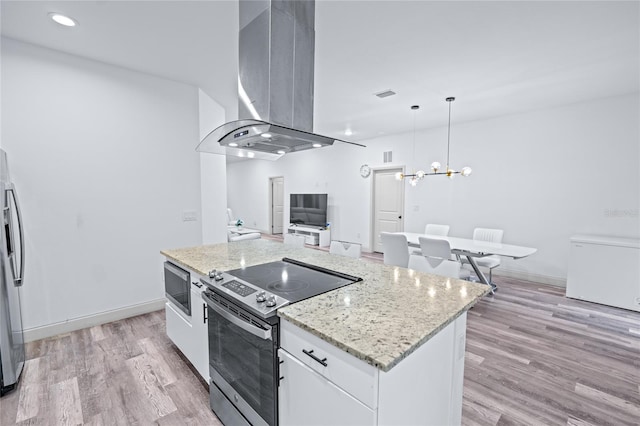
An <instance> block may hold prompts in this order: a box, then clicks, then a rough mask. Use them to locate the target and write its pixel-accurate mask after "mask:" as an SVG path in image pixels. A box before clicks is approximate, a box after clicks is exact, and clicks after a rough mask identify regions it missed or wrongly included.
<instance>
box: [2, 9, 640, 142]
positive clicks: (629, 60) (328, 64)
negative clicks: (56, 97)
mask: <svg viewBox="0 0 640 426" xmlns="http://www.w3.org/2000/svg"><path fill="white" fill-rule="evenodd" d="M237 9H238V8H237V2H235V1H68V2H64V1H10V0H2V2H1V10H0V13H1V19H2V21H1V24H2V35H3V36H5V37H10V38H13V39H16V40H21V41H25V42H29V43H33V44H37V45H41V46H45V47H49V48H52V49H56V50H59V51H63V52H68V53H71V54H74V55H79V56H84V57H87V58H91V59H94V60H98V61H102V62H106V63H110V64H115V65H118V66H121V67H125V68H128V69H132V70H137V71H141V72H145V73H149V74H154V75H157V76H161V77H164V78H168V79H171V80H176V81H181V82H185V83H188V84H192V85H195V86H198V87H200V88H202V89H203V90H204V91H205V92H207V93H208V94H209V95H210V96H211V97H213V98H214V99H216V100H217V101H218V102H219V103H220V104H222V105H223V106H224V107H225V108H226V109H227V111H229V112H231V113H232V114H235V111H236V109H237V95H236V90H237V68H238V67H237V61H238V54H237V49H238V36H237V33H238V10H237ZM49 12H60V13H64V14H67V15H69V16H71V17H73V18H75V19H76V20H77V21H78V22H79V25H78V26H77V27H75V28H72V29H70V28H64V27H60V26H59V25H57V24H55V23H53V22H52V21H51V20H49V19H48V18H47V14H48V13H49ZM315 61H316V63H315V100H314V104H315V112H314V119H315V124H314V130H315V131H316V132H317V133H321V134H325V135H328V136H334V137H338V138H342V139H346V140H353V141H362V140H365V139H369V138H373V137H377V136H379V135H383V134H392V133H399V132H404V131H408V130H411V129H413V122H414V121H413V120H414V115H413V112H412V111H411V110H410V108H409V107H410V106H411V105H413V104H419V105H420V106H421V109H420V110H419V112H418V113H417V114H416V116H415V119H416V127H417V128H429V127H436V126H442V125H445V124H446V120H447V112H448V110H447V104H446V102H445V100H444V99H445V98H446V97H447V96H455V97H456V102H455V103H454V104H453V105H452V120H453V121H454V122H458V123H460V122H464V121H472V120H481V119H487V118H491V117H497V116H502V115H508V114H514V113H519V112H525V111H532V110H538V109H545V108H550V107H554V106H558V105H563V104H570V103H574V102H582V101H586V100H590V99H597V98H602V97H607V96H615V95H621V94H627V93H633V92H638V90H639V89H640V77H639V76H640V3H639V2H637V1H631V2H629V1H621V2H616V1H604V2H595V1H563V2H551V1H530V2H529V1H496V2H489V1H471V2H463V1H443V2H438V1H364V0H361V1H328V0H326V1H322V0H318V1H317V2H316V52H315ZM386 89H391V90H393V91H395V92H396V93H397V95H395V96H392V97H388V98H384V99H380V98H378V97H376V96H374V93H377V92H381V91H383V90H386ZM230 118H235V117H230ZM347 129H349V130H351V131H352V132H353V135H352V136H345V135H344V131H345V130H347Z"/></svg>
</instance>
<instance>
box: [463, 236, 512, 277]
mask: <svg viewBox="0 0 640 426" xmlns="http://www.w3.org/2000/svg"><path fill="white" fill-rule="evenodd" d="M503 235H504V231H503V230H502V229H491V228H476V229H474V230H473V239H474V240H476V241H487V242H490V243H501V242H502V236H503ZM474 260H475V262H476V265H478V266H479V267H481V268H489V282H490V283H493V280H492V276H493V274H492V272H493V269H494V268H497V267H498V266H500V256H498V255H495V254H494V255H492V256H485V257H477V258H475V259H474ZM462 263H469V261H468V260H467V259H466V258H463V259H462Z"/></svg>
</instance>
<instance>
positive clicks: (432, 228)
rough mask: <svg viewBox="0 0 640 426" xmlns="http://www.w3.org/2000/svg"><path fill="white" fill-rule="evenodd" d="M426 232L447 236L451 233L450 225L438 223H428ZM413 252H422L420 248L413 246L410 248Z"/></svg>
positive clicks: (425, 228)
mask: <svg viewBox="0 0 640 426" xmlns="http://www.w3.org/2000/svg"><path fill="white" fill-rule="evenodd" d="M424 233H425V234H426V235H437V236H443V237H446V236H447V235H449V225H438V224H436V223H428V224H427V226H425V227H424ZM410 253H411V254H422V252H421V251H420V249H418V248H413V249H411V250H410Z"/></svg>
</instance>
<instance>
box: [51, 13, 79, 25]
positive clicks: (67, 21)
mask: <svg viewBox="0 0 640 426" xmlns="http://www.w3.org/2000/svg"><path fill="white" fill-rule="evenodd" d="M49 17H50V18H51V19H53V20H54V21H55V22H57V23H58V24H60V25H64V26H65V27H75V26H76V24H77V23H76V21H75V20H73V19H71V18H69V17H68V16H64V15H61V14H59V13H53V12H52V13H50V14H49Z"/></svg>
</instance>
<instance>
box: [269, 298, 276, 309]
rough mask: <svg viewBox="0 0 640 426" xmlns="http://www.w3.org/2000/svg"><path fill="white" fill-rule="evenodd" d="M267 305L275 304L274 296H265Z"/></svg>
mask: <svg viewBox="0 0 640 426" xmlns="http://www.w3.org/2000/svg"><path fill="white" fill-rule="evenodd" d="M267 306H268V307H270V308H271V307H272V306H276V297H275V296H269V297H268V298H267Z"/></svg>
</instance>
